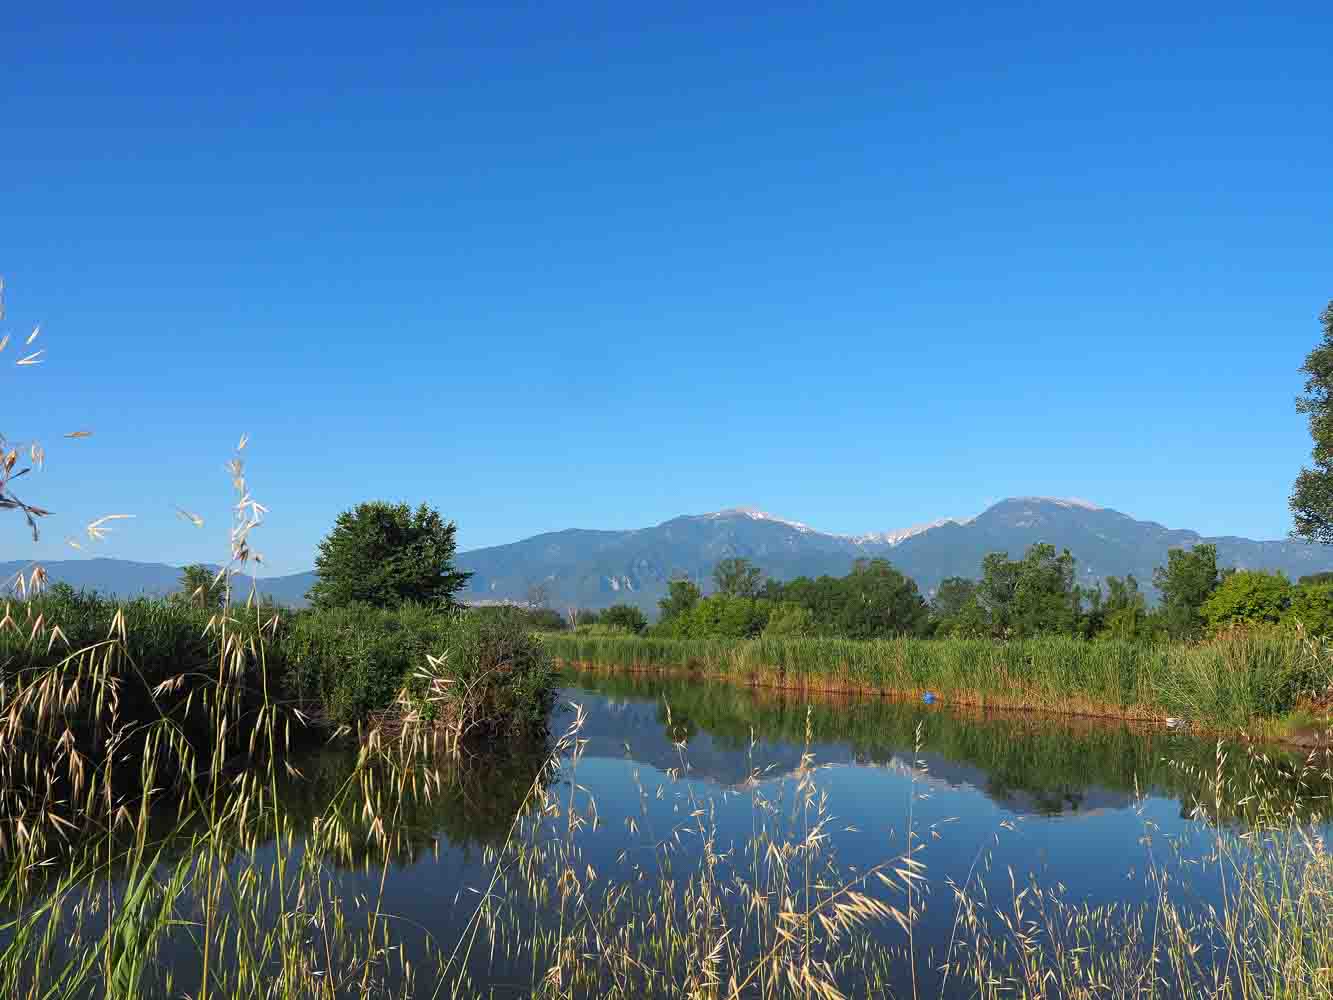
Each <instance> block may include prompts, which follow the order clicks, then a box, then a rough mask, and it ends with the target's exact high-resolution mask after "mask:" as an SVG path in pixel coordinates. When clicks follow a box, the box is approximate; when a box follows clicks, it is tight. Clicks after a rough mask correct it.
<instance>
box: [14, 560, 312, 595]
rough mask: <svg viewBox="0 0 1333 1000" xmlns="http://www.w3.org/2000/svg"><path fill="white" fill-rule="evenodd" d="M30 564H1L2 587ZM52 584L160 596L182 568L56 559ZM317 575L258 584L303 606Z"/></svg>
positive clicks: (246, 583)
mask: <svg viewBox="0 0 1333 1000" xmlns="http://www.w3.org/2000/svg"><path fill="white" fill-rule="evenodd" d="M32 565H33V564H32V562H31V561H26V562H18V561H10V562H0V586H3V587H4V588H5V589H6V590H8V587H9V584H10V583H11V582H12V581H13V579H14V576H15V574H17V573H20V572H25V573H26V571H28V569H29V567H31V566H32ZM42 568H43V569H45V570H46V572H47V574H48V576H49V577H50V579H51V582H52V583H68V584H69V585H70V586H71V587H74V588H75V589H76V590H95V591H97V592H98V593H100V594H105V595H107V596H108V597H139V596H143V595H147V596H149V597H161V596H163V595H166V594H170V593H172V592H173V591H175V590H177V589H178V588H179V586H180V575H181V570H180V567H179V566H168V565H166V564H165V563H145V562H132V561H130V560H128V559H57V560H54V561H51V562H43V563H42ZM314 578H315V574H314V573H296V574H293V575H291V576H275V577H269V578H267V579H261V580H260V581H259V592H260V593H261V594H264V595H266V596H269V597H271V598H272V599H273V600H275V601H277V602H278V603H279V604H285V605H289V606H293V607H300V606H302V605H304V604H305V593H306V591H307V590H309V589H310V584H311V583H312V582H313V581H314ZM235 586H236V588H237V589H238V590H244V591H246V592H248V590H249V587H250V578H249V577H245V576H242V577H238V578H237V581H236V583H235Z"/></svg>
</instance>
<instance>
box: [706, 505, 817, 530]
mask: <svg viewBox="0 0 1333 1000" xmlns="http://www.w3.org/2000/svg"><path fill="white" fill-rule="evenodd" d="M704 517H707V518H710V519H712V520H717V519H718V518H721V517H748V518H749V519H750V520H752V521H772V522H773V523H774V524H785V525H786V526H787V527H789V528H795V529H796V530H797V531H801V532H805V533H807V534H811V535H817V534H819V532H817V531H815V529H814V528H812V527H810V525H808V524H802V523H801V522H800V521H789V520H787V519H786V518H785V517H778V516H777V515H776V514H770V513H768V512H767V511H764V510H759V509H758V508H757V507H728V508H727V509H726V510H718V511H714V512H713V513H711V514H705V515H704Z"/></svg>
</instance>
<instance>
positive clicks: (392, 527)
mask: <svg viewBox="0 0 1333 1000" xmlns="http://www.w3.org/2000/svg"><path fill="white" fill-rule="evenodd" d="M456 534H457V528H456V527H455V525H454V523H453V522H452V521H445V520H444V519H443V518H442V517H440V514H439V512H438V511H436V510H433V509H432V508H430V507H427V506H426V505H425V504H422V505H421V506H420V507H418V508H417V509H416V510H415V511H414V510H412V509H411V508H409V507H408V506H407V504H389V503H383V502H380V501H373V502H371V503H363V504H360V505H358V506H357V507H355V508H353V509H352V510H348V511H343V513H341V514H339V515H338V520H337V522H336V523H335V524H334V527H333V530H332V531H331V532H329V534H328V536H327V537H325V539H324V540H323V541H322V542H320V543H319V554H318V555H317V556H316V557H315V574H316V576H317V577H318V579H317V580H316V581H315V585H314V586H313V587H311V588H310V593H309V594H307V595H306V596H307V597H308V598H309V600H310V603H311V604H313V605H314V606H315V607H317V608H332V607H341V606H343V605H347V604H352V603H364V604H373V605H375V606H376V607H381V608H391V607H397V606H399V605H401V604H404V603H408V602H414V603H418V604H430V605H435V606H438V607H446V608H448V607H455V606H456V602H455V601H454V595H455V594H456V593H458V591H460V590H462V589H463V587H464V586H465V585H466V584H467V581H468V578H469V577H470V576H471V575H472V574H471V573H463V572H460V571H458V570H457V569H455V567H454V555H455V553H456V552H457V548H458V546H457V541H456V537H455V536H456Z"/></svg>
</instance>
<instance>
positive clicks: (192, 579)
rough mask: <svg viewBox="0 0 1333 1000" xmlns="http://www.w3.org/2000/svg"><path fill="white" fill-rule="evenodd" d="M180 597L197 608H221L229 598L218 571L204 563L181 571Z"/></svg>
mask: <svg viewBox="0 0 1333 1000" xmlns="http://www.w3.org/2000/svg"><path fill="white" fill-rule="evenodd" d="M178 593H179V594H180V597H181V599H182V600H183V601H185V602H186V603H187V604H193V605H194V606H195V607H197V608H220V607H222V602H223V601H224V600H225V599H226V597H227V585H226V583H225V582H224V581H223V580H221V579H219V578H218V574H217V570H215V569H210V568H209V567H207V566H205V565H204V564H203V563H192V564H190V565H189V566H185V567H183V568H182V569H181V579H180V590H179V591H178Z"/></svg>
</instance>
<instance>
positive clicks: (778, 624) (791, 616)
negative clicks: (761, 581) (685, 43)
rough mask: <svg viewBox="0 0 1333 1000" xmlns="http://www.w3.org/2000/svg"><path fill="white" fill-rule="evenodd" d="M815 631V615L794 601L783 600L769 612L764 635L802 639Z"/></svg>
mask: <svg viewBox="0 0 1333 1000" xmlns="http://www.w3.org/2000/svg"><path fill="white" fill-rule="evenodd" d="M814 632H815V616H814V615H812V614H811V613H810V611H809V609H808V608H804V607H802V606H801V605H799V604H797V603H796V602H795V601H783V602H782V603H781V604H778V605H776V606H774V608H773V610H772V611H771V612H769V615H768V624H767V625H765V626H764V635H766V636H772V637H774V638H778V639H802V638H805V637H806V636H809V635H814Z"/></svg>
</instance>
